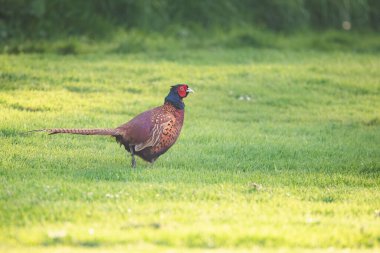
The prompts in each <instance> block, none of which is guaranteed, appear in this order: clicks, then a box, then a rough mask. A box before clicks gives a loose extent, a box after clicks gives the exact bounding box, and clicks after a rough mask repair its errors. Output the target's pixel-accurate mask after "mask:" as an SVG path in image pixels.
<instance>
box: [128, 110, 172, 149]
mask: <svg viewBox="0 0 380 253" xmlns="http://www.w3.org/2000/svg"><path fill="white" fill-rule="evenodd" d="M175 121H176V119H175V117H174V115H173V114H171V113H162V112H160V113H157V114H156V115H153V117H152V123H153V127H152V128H151V131H150V133H149V138H148V139H147V140H146V141H144V142H142V143H139V144H137V145H135V151H136V152H138V151H140V150H143V149H144V148H147V147H152V146H155V145H156V144H157V143H158V142H159V141H160V138H161V136H162V135H163V134H165V133H166V132H168V131H169V130H170V129H171V128H172V127H173V125H174V124H175Z"/></svg>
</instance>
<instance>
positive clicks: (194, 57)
mask: <svg viewBox="0 0 380 253" xmlns="http://www.w3.org/2000/svg"><path fill="white" fill-rule="evenodd" d="M0 62H1V65H0V141H1V146H0V154H1V159H0V244H1V245H2V246H1V247H3V249H4V250H5V251H10V252H12V251H13V252H16V251H18V250H20V251H23V250H26V249H27V250H28V251H29V248H31V250H32V251H33V250H35V251H36V252H40V251H48V252H51V251H53V252H54V251H59V250H66V251H73V252H75V251H81V252H82V251H88V250H90V248H91V249H93V250H96V249H97V250H99V252H101V251H112V252H117V251H123V250H126V249H129V250H131V251H138V250H139V251H146V252H152V251H157V252H161V251H162V252H164V251H166V250H168V249H170V248H177V249H178V250H179V251H181V252H182V251H187V250H188V251H190V252H191V251H194V252H201V251H203V250H207V249H219V250H224V251H227V250H237V251H245V250H250V249H256V250H264V252H267V251H268V252H272V251H275V250H284V251H289V252H297V251H303V250H311V249H317V250H318V249H320V250H326V249H329V250H331V251H333V250H336V251H338V252H339V251H341V250H344V249H346V248H351V249H356V250H358V251H361V250H362V251H371V250H378V249H379V247H380V217H379V215H380V214H379V211H378V210H379V209H380V177H379V175H380V145H379V143H380V111H379V108H380V75H379V72H378V69H380V60H379V58H378V55H370V54H365V53H363V54H357V53H349V52H345V53H344V52H330V53H323V52H316V51H279V50H270V49H261V50H254V49H234V50H224V49H223V50H222V49H213V50H192V51H175V52H150V53H149V54H142V53H138V54H131V55H116V54H111V55H82V56H65V57H62V56H57V55H1V56H0ZM179 82H181V83H182V82H185V83H188V84H189V85H190V87H192V88H193V89H194V90H196V93H195V94H192V95H190V96H189V97H188V98H187V99H186V101H185V102H186V116H185V125H184V128H183V131H182V134H181V137H180V139H179V140H178V142H177V144H176V145H175V146H174V147H173V148H172V149H171V150H170V151H169V152H168V153H167V154H165V155H164V156H162V157H160V159H159V160H158V161H157V162H156V163H155V164H154V165H153V166H151V165H149V164H146V163H145V162H143V161H142V160H138V161H137V162H138V168H137V169H136V170H132V169H131V168H130V159H129V157H128V156H127V154H126V152H125V150H124V149H123V148H120V147H119V146H118V145H117V144H116V142H115V141H114V140H112V139H111V138H108V137H96V136H69V135H54V136H47V135H45V134H40V133H34V134H25V133H24V132H25V131H28V130H32V129H40V128H52V127H84V128H85V127H115V126H118V125H120V124H122V123H124V122H126V121H128V120H129V119H130V118H131V117H133V116H134V115H136V114H138V113H139V112H142V111H144V110H147V109H149V108H152V107H154V106H157V105H160V104H161V103H162V102H163V99H164V97H165V95H166V94H167V92H168V88H169V87H170V85H172V84H175V83H179ZM0 250H1V248H0Z"/></svg>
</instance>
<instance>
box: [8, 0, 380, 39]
mask: <svg viewBox="0 0 380 253" xmlns="http://www.w3.org/2000/svg"><path fill="white" fill-rule="evenodd" d="M237 26H252V27H254V28H260V29H270V30H273V31H282V32H292V31H296V30H301V29H318V30H321V29H346V30H356V31H361V30H377V31H378V30H380V1H379V0H266V1H263V0H191V1H189V0H0V39H9V38H19V37H23V38H51V37H57V36H60V35H86V36H91V37H100V36H104V35H107V34H108V33H109V32H112V31H114V30H115V29H118V28H126V29H141V30H148V31H163V30H167V29H169V28H171V27H178V28H192V29H200V30H202V29H206V30H207V29H218V28H223V29H229V28H234V27H237Z"/></svg>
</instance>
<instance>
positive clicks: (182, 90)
mask: <svg viewBox="0 0 380 253" xmlns="http://www.w3.org/2000/svg"><path fill="white" fill-rule="evenodd" d="M191 92H194V91H193V90H192V89H190V88H189V86H188V85H187V84H177V85H174V86H172V87H171V89H170V91H169V94H168V95H167V96H166V98H165V102H169V103H171V104H172V105H174V106H175V107H176V108H177V109H180V110H183V109H184V108H185V104H184V103H183V101H182V99H183V98H185V97H187V95H188V94H189V93H191Z"/></svg>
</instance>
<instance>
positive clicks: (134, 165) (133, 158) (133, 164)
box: [129, 145, 136, 168]
mask: <svg viewBox="0 0 380 253" xmlns="http://www.w3.org/2000/svg"><path fill="white" fill-rule="evenodd" d="M129 150H130V151H131V156H132V168H136V160H135V153H134V152H133V146H132V145H129Z"/></svg>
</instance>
